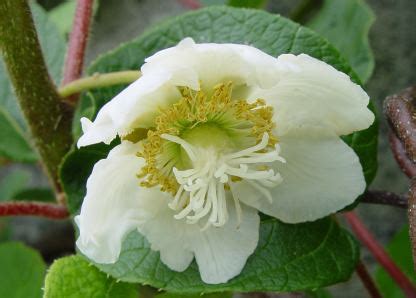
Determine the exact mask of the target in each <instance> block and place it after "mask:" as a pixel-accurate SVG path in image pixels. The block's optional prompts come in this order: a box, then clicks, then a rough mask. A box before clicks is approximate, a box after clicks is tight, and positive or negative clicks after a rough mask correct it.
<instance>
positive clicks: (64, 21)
mask: <svg viewBox="0 0 416 298" xmlns="http://www.w3.org/2000/svg"><path fill="white" fill-rule="evenodd" d="M76 5H77V2H76V1H75V0H67V1H64V2H63V3H61V4H59V5H58V6H56V7H55V8H53V9H52V10H51V11H49V13H48V14H49V18H50V19H51V21H53V22H54V23H55V24H56V26H57V28H58V29H59V32H61V34H63V35H67V34H69V32H70V31H71V27H72V22H73V20H74V15H75V8H76Z"/></svg>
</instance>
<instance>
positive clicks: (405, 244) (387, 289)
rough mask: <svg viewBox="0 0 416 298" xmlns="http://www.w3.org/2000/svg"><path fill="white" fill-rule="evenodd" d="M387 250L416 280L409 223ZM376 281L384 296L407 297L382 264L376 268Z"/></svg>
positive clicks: (413, 279)
mask: <svg viewBox="0 0 416 298" xmlns="http://www.w3.org/2000/svg"><path fill="white" fill-rule="evenodd" d="M387 252H388V254H389V255H390V257H391V258H392V259H393V260H394V262H395V263H396V264H397V265H398V266H399V268H400V269H401V270H402V271H403V272H404V273H405V274H406V275H407V276H408V277H409V279H410V280H412V281H413V282H416V273H415V271H414V269H413V257H412V250H411V244H410V238H409V226H408V225H405V226H404V227H403V228H402V229H401V230H400V231H399V232H398V233H397V234H396V235H395V236H394V238H393V239H392V240H391V242H390V243H389V245H388V246H387ZM375 281H376V283H377V285H378V287H379V289H380V292H381V293H382V294H383V296H384V297H389V298H404V297H405V295H404V294H403V292H402V290H401V289H400V288H399V287H398V286H397V284H396V283H395V282H394V281H393V279H392V278H391V277H390V275H389V274H388V273H387V272H386V271H384V269H383V268H382V267H380V266H379V267H378V268H377V270H376V275H375Z"/></svg>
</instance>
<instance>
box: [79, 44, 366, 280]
mask: <svg viewBox="0 0 416 298" xmlns="http://www.w3.org/2000/svg"><path fill="white" fill-rule="evenodd" d="M141 71H142V76H141V77H140V78H139V79H138V80H137V81H135V82H134V83H132V84H131V85H130V86H128V87H127V88H126V89H124V90H123V91H122V92H121V93H120V94H118V95H117V96H116V97H114V98H113V99H112V100H111V101H109V102H108V103H107V104H106V105H105V106H103V107H102V109H101V110H100V111H99V113H98V115H97V117H96V119H95V120H94V122H91V121H90V120H88V119H85V118H83V119H82V120H81V122H82V128H83V131H84V134H83V136H82V137H81V138H80V139H79V141H78V146H79V147H82V146H88V145H90V144H94V143H99V142H104V143H106V144H109V143H110V142H111V141H112V140H113V139H115V138H116V137H117V136H118V137H119V138H120V140H121V144H119V145H118V146H116V147H115V148H113V149H112V150H111V151H110V153H109V154H108V156H107V158H105V159H102V160H100V161H98V162H97V163H96V164H95V166H94V168H93V171H92V173H91V175H90V177H89V179H88V182H87V194H86V196H85V199H84V202H83V205H82V208H81V213H80V215H78V216H77V217H76V218H75V220H76V223H77V225H78V227H79V231H80V235H79V238H78V240H77V246H78V248H79V249H80V251H81V252H82V253H83V254H85V255H86V256H88V257H89V258H90V259H92V260H93V261H95V262H97V263H114V262H116V261H117V259H118V257H119V254H120V250H121V245H122V241H123V238H124V237H125V236H126V234H128V233H129V232H131V231H133V230H137V231H138V232H140V233H141V234H142V235H143V236H145V237H146V239H147V240H148V241H149V243H150V244H151V248H152V249H153V250H155V251H159V252H160V258H161V261H162V262H163V263H164V264H165V265H166V266H168V267H169V268H170V269H172V270H175V271H183V270H185V269H186V268H187V267H188V266H189V265H190V263H191V262H192V260H193V259H194V258H195V259H196V262H197V264H198V267H199V272H200V275H201V278H202V280H203V281H204V282H206V283H213V284H215V283H223V282H227V281H228V280H229V279H231V278H233V277H235V276H236V275H238V274H239V273H240V272H241V270H242V269H243V267H244V265H245V263H246V261H247V258H248V257H249V256H250V255H251V254H252V253H253V251H254V250H255V248H256V246H257V242H258V239H259V224H260V218H259V215H258V211H260V212H262V213H265V214H267V215H270V216H272V217H275V218H277V219H279V220H281V221H283V222H287V223H299V222H305V221H313V220H316V219H318V218H321V217H324V216H326V215H329V214H331V213H334V212H336V211H338V210H340V209H342V208H343V207H345V206H347V205H349V204H351V203H352V202H353V201H354V200H355V199H356V198H357V196H359V195H360V194H361V193H362V192H363V191H364V189H365V185H366V184H365V180H364V176H363V170H362V167H361V164H360V162H359V159H358V157H357V155H356V154H355V153H354V151H353V150H352V149H351V148H350V147H349V146H348V145H346V144H345V143H344V142H343V141H342V140H341V139H340V137H339V136H341V135H348V134H350V133H352V132H354V131H359V130H362V129H365V128H367V127H369V126H370V125H371V123H372V122H373V121H374V115H373V113H372V112H371V111H370V110H368V108H367V105H368V101H369V99H368V96H367V94H366V93H365V92H364V91H363V90H362V88H361V87H360V86H358V85H356V84H354V83H353V82H351V80H350V78H349V77H348V76H347V75H345V74H344V73H341V72H339V71H337V70H335V69H334V68H333V67H332V66H330V65H328V64H326V63H324V62H322V61H319V60H317V59H315V58H312V57H310V56H308V55H305V54H301V55H298V56H296V55H292V54H284V55H280V56H279V57H278V58H274V57H272V56H270V55H268V54H266V53H264V52H262V51H260V50H258V49H256V48H254V47H251V46H247V45H239V44H214V43H210V44H195V43H194V41H193V40H192V39H190V38H186V39H184V40H183V41H181V42H180V43H179V44H178V45H177V46H175V47H172V48H168V49H165V50H162V51H160V52H158V53H156V54H154V55H153V56H151V57H150V58H147V59H146V63H145V64H144V65H143V66H142V68H141Z"/></svg>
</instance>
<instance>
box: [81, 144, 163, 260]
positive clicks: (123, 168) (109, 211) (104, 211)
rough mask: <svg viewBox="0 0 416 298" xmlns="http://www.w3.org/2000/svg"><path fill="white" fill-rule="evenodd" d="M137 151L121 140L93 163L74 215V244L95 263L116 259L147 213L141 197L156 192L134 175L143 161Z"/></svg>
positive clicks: (149, 195) (150, 195) (133, 146)
mask: <svg viewBox="0 0 416 298" xmlns="http://www.w3.org/2000/svg"><path fill="white" fill-rule="evenodd" d="M136 152H137V145H136V144H132V143H130V142H123V143H121V144H120V145H118V146H117V147H115V148H114V149H112V150H111V151H110V153H109V155H108V157H107V158H106V159H102V160H100V161H98V162H97V163H96V164H95V166H94V168H93V171H92V173H91V175H90V177H89V178H88V181H87V194H86V197H85V199H84V202H83V204H82V208H81V214H80V215H78V216H76V217H75V222H76V223H77V225H78V227H79V231H80V236H79V238H78V240H77V243H76V244H77V247H78V248H79V249H80V250H81V252H82V253H83V254H85V255H86V256H87V257H89V258H90V259H92V260H94V261H95V262H98V263H114V262H115V261H116V260H117V259H118V256H119V253H120V248H121V243H122V239H123V237H124V236H125V235H126V234H127V233H128V232H130V231H132V230H134V229H135V228H137V226H138V225H139V223H140V222H141V221H143V220H146V219H147V218H148V217H149V216H150V214H149V213H148V210H147V209H148V208H147V209H146V208H143V206H142V205H143V203H142V202H143V201H144V202H146V201H145V200H144V198H146V197H152V196H157V195H159V192H157V193H156V194H155V190H152V191H151V190H149V189H144V188H140V187H139V184H138V183H139V182H138V179H137V177H136V174H137V173H138V171H139V170H140V168H141V167H142V166H143V163H144V161H143V159H141V158H138V157H137V156H136V155H135V153H136Z"/></svg>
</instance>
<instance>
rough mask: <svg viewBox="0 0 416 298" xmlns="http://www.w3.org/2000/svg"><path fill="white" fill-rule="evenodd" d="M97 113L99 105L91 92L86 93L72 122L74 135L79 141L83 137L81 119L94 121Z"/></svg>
mask: <svg viewBox="0 0 416 298" xmlns="http://www.w3.org/2000/svg"><path fill="white" fill-rule="evenodd" d="M96 112H97V104H96V101H95V98H94V95H92V93H91V92H86V93H84V94H83V96H82V97H81V100H80V101H79V104H78V105H77V107H76V109H75V113H74V119H73V121H72V135H73V137H74V140H77V139H78V138H79V137H80V136H81V135H82V128H81V118H82V117H87V118H89V119H92V118H93V117H94V115H95V114H96Z"/></svg>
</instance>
